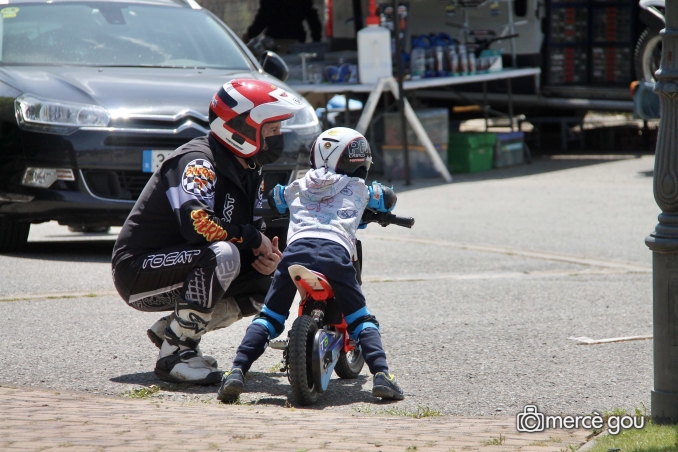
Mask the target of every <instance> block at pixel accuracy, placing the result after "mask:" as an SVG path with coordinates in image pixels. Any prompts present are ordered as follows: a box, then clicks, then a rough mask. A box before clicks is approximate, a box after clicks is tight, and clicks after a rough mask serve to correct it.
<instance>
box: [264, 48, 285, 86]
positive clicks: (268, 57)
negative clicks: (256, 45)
mask: <svg viewBox="0 0 678 452" xmlns="http://www.w3.org/2000/svg"><path fill="white" fill-rule="evenodd" d="M261 67H262V68H263V69H264V72H267V73H268V74H271V75H272V76H273V77H275V78H277V79H278V80H281V81H283V82H284V81H285V80H287V77H289V75H290V69H289V68H288V67H287V63H285V61H284V60H283V59H282V58H280V56H279V55H278V54H277V53H275V52H271V51H270V50H267V51H265V52H264V54H263V55H262V56H261Z"/></svg>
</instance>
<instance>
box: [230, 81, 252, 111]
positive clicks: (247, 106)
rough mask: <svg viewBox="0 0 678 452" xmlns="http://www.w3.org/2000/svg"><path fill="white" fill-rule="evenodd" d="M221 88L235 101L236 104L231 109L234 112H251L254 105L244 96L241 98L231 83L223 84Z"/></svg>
mask: <svg viewBox="0 0 678 452" xmlns="http://www.w3.org/2000/svg"><path fill="white" fill-rule="evenodd" d="M223 88H224V91H226V92H227V93H228V95H229V96H231V97H232V98H233V99H235V101H236V102H238V104H237V105H236V106H235V107H233V111H234V112H236V113H238V114H241V113H245V112H246V111H248V110H251V109H252V107H254V103H253V102H252V101H251V100H249V99H248V98H246V97H245V96H243V95H242V94H240V92H239V91H238V90H237V89H235V88H233V85H231V82H228V83H225V84H224V86H223Z"/></svg>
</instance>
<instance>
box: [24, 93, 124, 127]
mask: <svg viewBox="0 0 678 452" xmlns="http://www.w3.org/2000/svg"><path fill="white" fill-rule="evenodd" d="M14 105H15V109H16V111H17V115H18V118H17V119H18V120H19V122H20V123H23V124H24V125H28V126H35V127H37V128H40V129H45V128H47V129H49V128H50V127H53V126H57V127H59V126H61V127H81V126H90V127H92V126H93V127H106V126H107V125H108V123H109V121H110V119H111V118H110V115H109V114H108V112H107V111H106V109H104V108H102V107H99V106H98V105H84V104H76V103H71V102H60V101H53V100H45V99H40V98H38V97H35V96H31V95H27V94H24V95H21V96H19V97H18V98H17V99H16V101H15V102H14Z"/></svg>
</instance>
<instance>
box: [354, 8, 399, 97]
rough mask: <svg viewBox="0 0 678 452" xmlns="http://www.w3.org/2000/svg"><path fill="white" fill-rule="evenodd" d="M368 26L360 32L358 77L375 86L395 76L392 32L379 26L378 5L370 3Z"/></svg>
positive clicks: (361, 81) (362, 81)
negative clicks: (392, 56)
mask: <svg viewBox="0 0 678 452" xmlns="http://www.w3.org/2000/svg"><path fill="white" fill-rule="evenodd" d="M366 22H367V26H366V27H365V28H363V29H362V30H360V31H359V32H358V76H359V77H360V83H366V84H374V83H377V80H379V78H381V77H388V76H391V75H393V63H392V60H391V32H390V31H389V30H388V29H386V28H384V27H380V26H379V17H378V16H377V15H376V5H375V4H374V1H373V0H371V1H370V15H369V16H368V17H367V20H366Z"/></svg>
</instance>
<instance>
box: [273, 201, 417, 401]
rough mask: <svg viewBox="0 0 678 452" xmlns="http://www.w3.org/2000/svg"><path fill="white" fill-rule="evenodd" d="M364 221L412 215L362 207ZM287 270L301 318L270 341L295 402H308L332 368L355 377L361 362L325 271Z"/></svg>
mask: <svg viewBox="0 0 678 452" xmlns="http://www.w3.org/2000/svg"><path fill="white" fill-rule="evenodd" d="M362 222H363V223H378V224H380V225H381V226H387V225H389V224H395V225H398V226H403V227H407V228H411V227H412V226H413V225H414V219H413V218H404V217H398V216H395V215H393V214H391V213H380V212H374V211H372V210H366V211H365V213H364V214H363V218H362ZM356 251H357V253H356V254H357V256H354V259H353V260H354V265H355V266H356V270H357V272H358V281H359V282H360V281H361V279H360V269H361V265H362V252H361V247H360V242H358V246H357V248H356ZM289 272H290V277H291V278H292V279H293V280H294V284H295V285H296V286H297V290H298V291H299V295H300V296H301V302H300V303H299V317H297V319H296V320H295V321H294V323H293V325H292V328H291V329H290V331H289V332H288V338H287V339H286V340H278V341H272V342H271V348H274V349H278V350H283V360H282V371H283V372H285V371H286V372H287V375H288V379H289V381H290V384H291V386H292V395H293V397H294V399H295V401H296V402H297V403H299V404H301V405H311V404H314V403H315V402H316V401H317V400H318V397H319V395H320V394H321V393H323V392H325V391H326V390H327V387H328V386H329V384H330V377H331V376H332V371H334V372H336V374H337V375H338V376H339V378H349V379H353V378H357V377H358V375H359V374H360V371H361V370H362V368H363V364H365V360H364V359H363V356H362V354H361V353H360V350H359V349H358V348H357V347H356V343H355V342H354V341H353V340H351V339H350V338H349V336H348V331H347V327H348V325H347V324H346V322H345V320H344V316H343V315H342V313H341V311H340V310H339V306H338V304H337V302H336V300H335V298H334V292H333V291H332V287H331V286H330V284H329V282H328V280H327V278H326V277H325V275H323V274H321V273H318V272H315V271H313V270H309V269H308V268H306V267H303V266H301V265H292V266H290V267H289Z"/></svg>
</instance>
